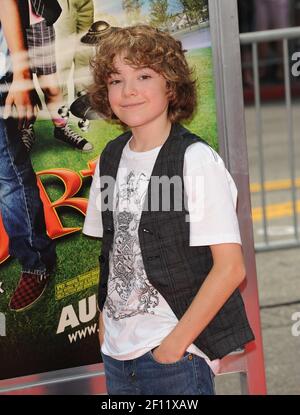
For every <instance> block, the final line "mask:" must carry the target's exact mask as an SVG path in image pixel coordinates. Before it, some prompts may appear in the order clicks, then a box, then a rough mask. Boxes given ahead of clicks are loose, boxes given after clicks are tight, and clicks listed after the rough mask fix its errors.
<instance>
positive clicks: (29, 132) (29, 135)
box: [21, 124, 35, 152]
mask: <svg viewBox="0 0 300 415" xmlns="http://www.w3.org/2000/svg"><path fill="white" fill-rule="evenodd" d="M21 140H22V141H23V144H24V146H25V147H26V149H27V151H28V152H30V151H31V149H32V147H33V144H34V142H35V133H34V129H33V125H32V124H31V125H30V126H29V127H28V128H23V129H22V130H21Z"/></svg>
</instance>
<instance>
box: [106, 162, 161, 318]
mask: <svg viewBox="0 0 300 415" xmlns="http://www.w3.org/2000/svg"><path fill="white" fill-rule="evenodd" d="M124 170H125V169H124ZM148 182H149V178H147V176H146V174H144V173H138V174H136V173H135V172H134V171H133V170H131V171H130V172H129V174H124V176H123V177H121V178H120V181H119V185H118V188H117V191H116V196H115V206H114V229H115V234H114V243H113V250H112V251H111V252H110V257H109V269H110V274H109V279H108V294H107V297H106V302H105V308H106V310H107V316H108V317H109V318H112V319H113V320H121V319H124V318H128V317H133V316H136V315H138V314H144V313H150V314H154V311H153V310H154V309H155V307H157V306H158V304H159V295H158V292H157V290H156V289H155V288H154V287H153V286H152V285H151V284H150V283H149V281H148V279H147V275H146V272H145V269H144V264H143V259H142V254H141V249H140V244H139V237H138V227H139V221H140V216H141V213H142V209H143V202H144V197H145V195H146V192H147V187H148Z"/></svg>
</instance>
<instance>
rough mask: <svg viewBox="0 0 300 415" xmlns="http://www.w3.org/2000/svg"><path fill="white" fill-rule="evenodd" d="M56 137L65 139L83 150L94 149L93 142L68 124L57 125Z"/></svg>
mask: <svg viewBox="0 0 300 415" xmlns="http://www.w3.org/2000/svg"><path fill="white" fill-rule="evenodd" d="M54 137H55V138H57V139H58V140H61V141H63V142H64V143H67V144H70V145H71V146H72V147H74V148H76V149H77V150H81V151H91V150H93V148H94V147H93V144H91V143H90V142H88V141H87V140H86V139H85V138H83V137H81V135H79V134H77V133H75V131H72V130H71V128H70V127H69V126H68V125H66V126H65V127H55V128H54Z"/></svg>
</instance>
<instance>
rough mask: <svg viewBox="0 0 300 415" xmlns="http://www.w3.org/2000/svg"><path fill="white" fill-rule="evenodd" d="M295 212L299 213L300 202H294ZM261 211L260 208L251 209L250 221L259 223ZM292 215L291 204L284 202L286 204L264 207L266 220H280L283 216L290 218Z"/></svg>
mask: <svg viewBox="0 0 300 415" xmlns="http://www.w3.org/2000/svg"><path fill="white" fill-rule="evenodd" d="M296 212H297V213H300V200H297V202H296ZM262 213H263V210H262V208H261V207H257V208H253V209H252V220H253V221H254V222H255V221H260V220H262V217H263V215H262ZM293 214H294V213H293V205H292V202H286V203H277V204H273V205H267V206H266V216H267V219H275V218H281V217H284V216H292V215H293Z"/></svg>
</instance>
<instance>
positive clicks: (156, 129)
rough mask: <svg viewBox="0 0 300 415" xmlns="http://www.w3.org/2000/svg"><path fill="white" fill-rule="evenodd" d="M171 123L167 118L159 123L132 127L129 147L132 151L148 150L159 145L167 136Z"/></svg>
mask: <svg viewBox="0 0 300 415" xmlns="http://www.w3.org/2000/svg"><path fill="white" fill-rule="evenodd" d="M171 126H172V123H171V121H170V120H169V119H167V120H164V121H163V122H160V123H155V124H151V123H150V124H148V125H147V126H144V125H143V126H141V127H133V128H131V131H132V136H133V137H132V139H131V140H130V143H129V148H130V150H132V151H136V152H142V151H149V150H152V149H153V148H155V147H158V146H161V145H163V144H164V142H165V141H166V140H167V138H168V137H169V134H170V131H171Z"/></svg>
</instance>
